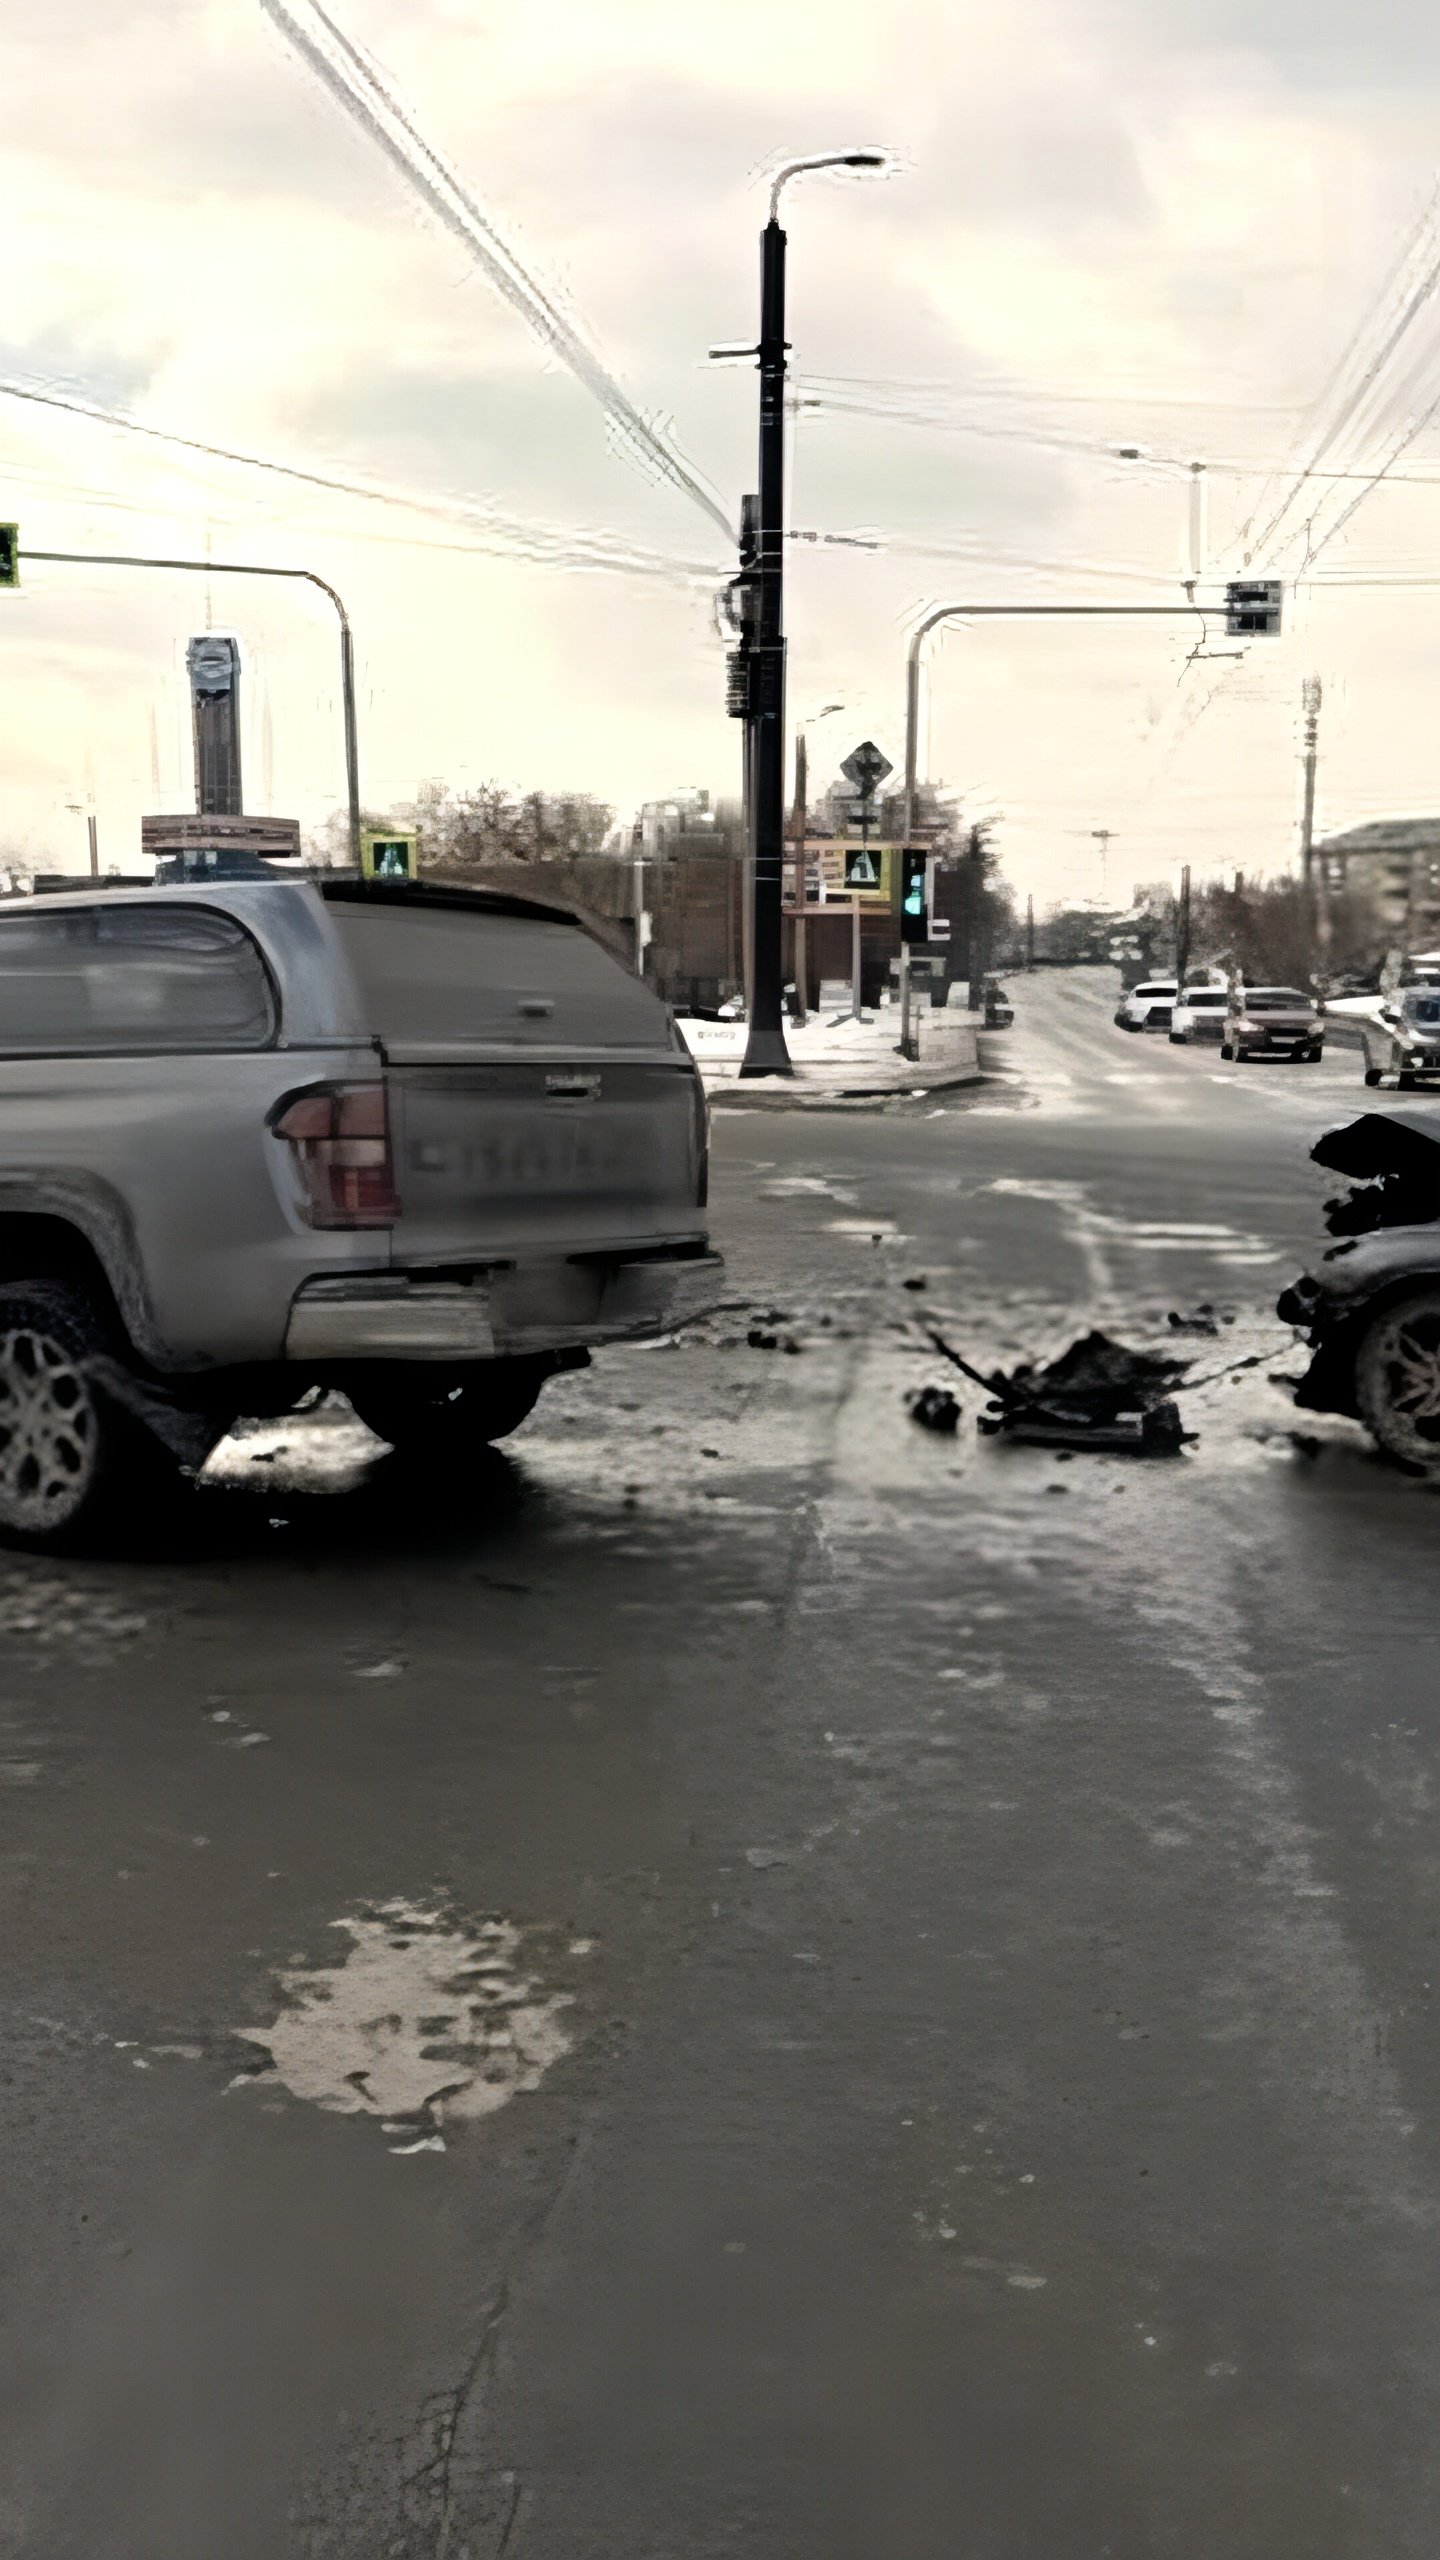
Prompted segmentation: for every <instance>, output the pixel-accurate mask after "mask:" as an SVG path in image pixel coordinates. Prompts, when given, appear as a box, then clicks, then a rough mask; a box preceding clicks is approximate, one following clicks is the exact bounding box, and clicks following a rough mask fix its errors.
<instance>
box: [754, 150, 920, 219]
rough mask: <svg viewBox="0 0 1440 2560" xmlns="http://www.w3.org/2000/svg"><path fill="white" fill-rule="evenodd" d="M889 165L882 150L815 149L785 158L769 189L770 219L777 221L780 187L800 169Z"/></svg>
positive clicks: (875, 167) (884, 167)
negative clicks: (800, 157)
mask: <svg viewBox="0 0 1440 2560" xmlns="http://www.w3.org/2000/svg"><path fill="white" fill-rule="evenodd" d="M889 165H890V159H889V154H888V152H884V151H816V152H813V153H811V154H810V155H809V156H808V157H807V158H806V159H804V160H787V161H786V163H785V166H784V168H783V169H780V170H777V172H776V175H775V182H774V184H773V186H772V187H771V189H770V219H771V221H772V222H778V221H779V219H780V192H781V189H782V188H783V187H785V186H788V184H789V182H790V180H791V179H792V178H798V177H799V175H800V173H801V171H802V170H805V169H887V168H888V167H889Z"/></svg>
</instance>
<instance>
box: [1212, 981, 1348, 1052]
mask: <svg viewBox="0 0 1440 2560" xmlns="http://www.w3.org/2000/svg"><path fill="white" fill-rule="evenodd" d="M1324 1048H1325V1024H1324V1018H1323V1016H1322V1014H1321V1010H1320V1007H1319V1005H1318V1004H1317V1003H1316V1001H1315V998H1314V997H1313V996H1307V995H1306V994H1305V993H1304V991H1303V989H1301V988H1300V987H1244V988H1242V989H1241V990H1240V991H1239V992H1238V993H1237V994H1235V995H1232V997H1231V999H1230V1003H1229V1006H1228V1009H1227V1011H1226V1016H1225V1032H1224V1037H1223V1039H1222V1040H1221V1043H1220V1055H1221V1057H1222V1058H1296V1059H1299V1060H1300V1061H1301V1062H1302V1064H1305V1065H1309V1066H1315V1065H1318V1063H1319V1061H1320V1058H1321V1057H1322V1055H1323V1054H1324Z"/></svg>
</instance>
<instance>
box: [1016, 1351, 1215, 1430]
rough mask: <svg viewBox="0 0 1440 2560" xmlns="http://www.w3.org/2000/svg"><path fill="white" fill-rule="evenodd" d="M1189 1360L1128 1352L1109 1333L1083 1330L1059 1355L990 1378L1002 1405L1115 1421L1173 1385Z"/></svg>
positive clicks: (1074, 1418)
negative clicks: (1040, 1363)
mask: <svg viewBox="0 0 1440 2560" xmlns="http://www.w3.org/2000/svg"><path fill="white" fill-rule="evenodd" d="M1187 1366H1188V1363H1187V1362H1186V1361H1184V1360H1171V1359H1168V1358H1167V1357H1166V1355H1165V1354H1164V1353H1163V1352H1155V1351H1131V1350H1128V1349H1127V1348H1126V1346H1125V1344H1124V1343H1123V1342H1112V1340H1111V1339H1110V1336H1109V1334H1108V1333H1083V1334H1081V1336H1080V1338H1079V1340H1078V1341H1077V1342H1072V1343H1071V1345H1070V1347H1069V1349H1068V1350H1067V1351H1062V1352H1061V1354H1060V1357H1059V1359H1058V1360H1049V1361H1046V1362H1045V1363H1043V1364H1042V1365H1040V1366H1038V1367H1037V1366H1034V1365H1032V1364H1031V1363H1030V1362H1029V1361H1026V1362H1023V1363H1022V1365H1021V1366H1020V1367H1019V1368H1017V1369H1012V1370H1011V1372H1010V1374H1009V1376H1008V1377H1006V1376H1004V1375H1003V1373H997V1375H996V1376H995V1378H994V1379H993V1381H992V1386H993V1389H994V1393H995V1395H996V1396H997V1398H998V1399H999V1401H1000V1403H1001V1404H1002V1405H1005V1406H1007V1407H1014V1406H1016V1405H1023V1406H1028V1407H1030V1408H1032V1409H1033V1408H1035V1407H1036V1406H1041V1407H1043V1409H1044V1411H1045V1412H1046V1413H1047V1414H1053V1415H1054V1416H1056V1418H1057V1419H1058V1418H1061V1417H1063V1418H1065V1419H1068V1420H1072V1421H1075V1422H1078V1423H1081V1424H1084V1423H1087V1422H1090V1423H1101V1422H1113V1421H1115V1419H1116V1418H1117V1416H1118V1415H1120V1414H1122V1413H1144V1412H1146V1411H1148V1410H1149V1409H1150V1408H1151V1407H1152V1406H1154V1405H1157V1404H1159V1403H1160V1402H1161V1401H1162V1400H1163V1399H1164V1397H1165V1396H1166V1395H1167V1394H1168V1393H1170V1392H1171V1391H1172V1390H1173V1389H1174V1388H1175V1387H1177V1386H1178V1385H1179V1384H1180V1382H1181V1380H1182V1379H1183V1377H1184V1375H1185V1371H1186V1368H1187Z"/></svg>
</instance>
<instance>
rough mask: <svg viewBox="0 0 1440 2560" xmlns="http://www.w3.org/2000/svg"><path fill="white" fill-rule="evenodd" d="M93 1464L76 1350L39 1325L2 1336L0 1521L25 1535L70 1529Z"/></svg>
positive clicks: (96, 1457) (94, 1423) (94, 1428)
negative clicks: (69, 1526)
mask: <svg viewBox="0 0 1440 2560" xmlns="http://www.w3.org/2000/svg"><path fill="white" fill-rule="evenodd" d="M99 1465H100V1424H99V1417H98V1415H97V1412H96V1408H95V1398H94V1394H93V1391H92V1389H91V1386H90V1383H89V1380H88V1379H87V1377H86V1376H85V1374H84V1370H83V1368H82V1366H81V1364H80V1362H79V1360H78V1359H77V1358H76V1356H75V1354H74V1352H73V1351H72V1350H71V1349H70V1348H69V1347H68V1345H67V1344H66V1343H65V1342H64V1341H62V1340H61V1339H60V1337H59V1336H58V1335H57V1334H54V1333H50V1332H47V1331H46V1330H45V1329H44V1327H42V1326H40V1325H35V1324H24V1323H17V1324H14V1325H12V1326H11V1327H10V1328H9V1329H8V1330H7V1331H5V1332H4V1333H0V1525H3V1526H4V1527H5V1528H7V1529H12V1530H18V1531H20V1532H21V1534H22V1535H24V1536H28V1537H39V1536H45V1535H52V1534H54V1533H55V1532H56V1531H57V1530H61V1529H64V1528H66V1527H68V1525H69V1523H70V1522H71V1521H72V1520H73V1519H74V1518H75V1516H76V1514H77V1512H79V1510H80V1509H81V1507H82V1505H83V1504H84V1503H85V1501H86V1500H87V1498H88V1496H89V1494H90V1493H91V1491H92V1489H93V1486H94V1483H95V1478H96V1474H97V1471H98V1468H99Z"/></svg>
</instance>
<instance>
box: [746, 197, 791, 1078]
mask: <svg viewBox="0 0 1440 2560" xmlns="http://www.w3.org/2000/svg"><path fill="white" fill-rule="evenodd" d="M759 355H760V481H759V507H758V510H757V515H758V523H757V537H758V538H757V557H756V585H757V592H758V610H757V613H756V624H755V662H754V665H753V668H752V671H751V672H752V681H753V692H752V695H751V711H750V722H749V727H750V774H751V783H752V790H753V803H754V834H753V843H754V884H753V891H752V897H753V907H752V915H753V922H752V925H751V944H750V973H751V987H750V1002H749V1019H748V1027H747V1036H746V1041H745V1055H744V1058H743V1059H742V1061H741V1065H740V1073H741V1075H742V1076H788V1075H793V1074H794V1072H795V1071H794V1068H793V1067H792V1065H791V1062H790V1052H789V1050H788V1049H787V1047H786V1045H785V1027H784V1004H783V994H784V989H783V980H782V971H781V948H782V936H781V910H782V905H783V882H784V865H785V588H784V577H785V234H784V232H783V231H782V230H781V228H780V225H779V222H778V221H777V220H776V217H775V215H774V214H773V212H772V214H771V216H770V220H769V221H768V222H767V224H766V226H765V229H764V231H763V232H762V234H761V238H760V346H759Z"/></svg>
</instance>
